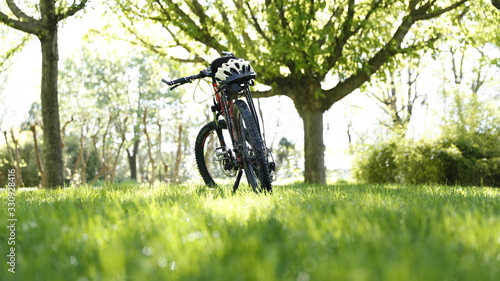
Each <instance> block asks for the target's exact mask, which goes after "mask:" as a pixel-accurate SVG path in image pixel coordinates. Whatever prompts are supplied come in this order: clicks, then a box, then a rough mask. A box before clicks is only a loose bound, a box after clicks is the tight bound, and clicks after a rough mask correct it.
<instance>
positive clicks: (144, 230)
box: [0, 185, 500, 281]
mask: <svg viewBox="0 0 500 281" xmlns="http://www.w3.org/2000/svg"><path fill="white" fill-rule="evenodd" d="M0 197H1V201H2V203H3V204H2V205H1V206H2V208H1V209H0V218H1V221H2V224H4V225H3V226H1V228H0V249H1V250H2V252H1V256H2V262H1V265H0V270H1V271H0V280H30V281H36V280H43V281H45V280H47V281H49V280H50V281H57V280H64V281H67V280H75V281H84V280H89V281H93V280H103V281H113V280H117V281H118V280H138V281H142V280H145V281H152V280H302V281H305V280H355V281H356V280H397V281H402V280H426V281H427V280H440V281H444V280H450V281H451V280H500V278H499V277H500V189H492V188H465V187H443V186H412V185H404V186H401V185H336V186H317V187H307V186H284V187H276V188H275V192H274V193H273V194H272V195H271V196H258V195H255V194H253V193H250V192H241V191H240V192H238V193H237V194H236V195H234V196H233V195H231V193H230V192H226V191H224V190H207V189H205V188H203V187H190V186H176V185H155V186H134V185H128V186H115V187H105V188H103V189H94V188H90V187H87V188H79V189H76V188H69V189H62V190H55V191H45V190H35V191H20V192H17V194H16V199H17V201H16V203H17V206H16V217H17V218H18V221H17V222H16V223H17V225H16V226H17V228H16V254H17V255H16V258H17V259H16V273H15V274H12V273H10V272H8V271H7V269H8V265H7V264H6V260H7V257H6V255H7V253H6V248H7V247H8V245H7V243H8V242H7V238H8V235H9V233H8V229H7V228H6V227H5V226H6V225H7V221H6V219H5V218H7V208H6V207H4V206H6V202H7V192H6V191H2V192H1V195H0Z"/></svg>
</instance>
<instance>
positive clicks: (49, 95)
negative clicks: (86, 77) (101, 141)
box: [40, 26, 63, 188]
mask: <svg viewBox="0 0 500 281" xmlns="http://www.w3.org/2000/svg"><path fill="white" fill-rule="evenodd" d="M40 42H41V45H42V88H41V102H42V122H43V143H44V146H45V150H44V156H45V157H44V161H45V163H44V167H45V184H46V185H45V187H50V188H55V187H58V186H62V185H63V160H62V149H61V143H62V142H61V127H60V123H59V102H58V97H57V71H58V70H57V62H58V59H59V58H58V49H57V48H58V47H57V26H55V27H54V28H53V29H52V30H47V31H46V33H45V34H44V35H43V36H40Z"/></svg>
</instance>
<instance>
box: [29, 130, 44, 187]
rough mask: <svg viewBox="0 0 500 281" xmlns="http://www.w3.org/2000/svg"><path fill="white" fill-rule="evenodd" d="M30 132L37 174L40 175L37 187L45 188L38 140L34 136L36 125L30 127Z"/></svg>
mask: <svg viewBox="0 0 500 281" xmlns="http://www.w3.org/2000/svg"><path fill="white" fill-rule="evenodd" d="M30 130H31V132H32V133H33V144H34V146H35V155H36V164H37V166H38V173H39V174H40V183H39V186H42V187H43V186H45V184H44V183H45V174H44V171H43V165H42V158H41V157H40V150H39V149H38V138H37V136H36V124H33V125H31V127H30Z"/></svg>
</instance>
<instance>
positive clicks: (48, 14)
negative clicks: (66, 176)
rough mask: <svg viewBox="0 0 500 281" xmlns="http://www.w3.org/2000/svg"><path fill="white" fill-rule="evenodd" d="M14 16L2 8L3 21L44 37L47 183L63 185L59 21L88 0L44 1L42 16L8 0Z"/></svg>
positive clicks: (44, 124)
mask: <svg viewBox="0 0 500 281" xmlns="http://www.w3.org/2000/svg"><path fill="white" fill-rule="evenodd" d="M5 3H6V4H7V6H8V7H9V9H10V12H11V15H8V14H6V13H4V12H2V11H0V22H2V23H4V24H6V25H8V26H10V27H12V28H14V29H17V30H20V31H23V32H25V33H28V34H33V35H35V36H36V37H38V39H39V40H40V43H41V50H42V83H41V98H40V99H41V103H42V122H43V131H44V134H43V143H44V146H45V149H44V156H45V157H44V161H45V165H44V166H45V180H46V181H45V184H46V186H47V187H57V186H62V185H63V160H62V147H61V128H60V123H59V104H58V94H57V93H58V92H57V74H58V65H57V63H58V59H59V51H58V40H57V31H58V23H59V22H60V21H62V20H64V19H66V18H68V17H71V16H73V15H74V14H75V13H76V12H78V11H80V10H82V9H83V8H84V7H85V5H86V3H87V0H81V1H79V2H76V1H74V2H73V4H71V5H67V4H66V3H60V2H58V3H56V0H40V2H39V4H38V5H36V7H35V10H37V12H38V16H29V15H27V14H26V13H25V12H24V11H23V10H22V9H21V8H20V6H18V5H17V4H16V3H15V2H14V0H5ZM65 4H66V5H65Z"/></svg>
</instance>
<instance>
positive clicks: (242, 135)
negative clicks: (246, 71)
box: [233, 100, 272, 193]
mask: <svg viewBox="0 0 500 281" xmlns="http://www.w3.org/2000/svg"><path fill="white" fill-rule="evenodd" d="M233 118H234V123H235V124H234V130H235V131H236V135H237V136H238V147H237V149H238V150H239V153H238V155H241V156H242V158H243V159H242V160H243V168H244V170H245V176H246V178H247V181H248V184H249V185H250V186H251V187H252V189H253V190H254V191H255V192H256V193H260V192H265V191H269V192H271V191H272V187H271V174H270V172H269V164H268V159H267V153H266V147H265V146H264V141H263V140H262V137H261V135H260V132H259V130H258V127H257V123H256V120H255V118H254V117H253V115H252V114H251V113H250V109H249V108H248V105H247V104H246V103H245V102H244V101H242V100H237V101H236V102H235V103H234V106H233Z"/></svg>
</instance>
